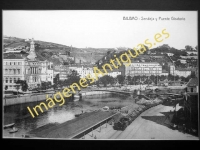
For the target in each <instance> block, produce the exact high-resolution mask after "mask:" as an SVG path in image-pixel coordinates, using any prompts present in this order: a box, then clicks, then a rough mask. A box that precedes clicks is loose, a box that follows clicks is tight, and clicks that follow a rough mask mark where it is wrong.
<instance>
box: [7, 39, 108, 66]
mask: <svg viewBox="0 0 200 150" xmlns="http://www.w3.org/2000/svg"><path fill="white" fill-rule="evenodd" d="M18 46H25V47H30V42H29V41H26V40H25V39H22V38H17V37H9V36H4V37H3V47H4V49H5V48H17V47H18ZM35 50H36V53H37V55H40V56H41V57H43V58H44V59H46V60H49V61H52V62H55V63H56V64H58V63H59V62H60V63H63V62H69V60H70V59H69V58H63V57H60V56H59V53H60V54H69V53H70V54H69V55H70V56H71V57H75V62H76V63H79V62H80V60H81V62H82V63H87V62H88V63H89V62H92V63H95V62H96V61H97V60H99V59H100V58H102V57H103V56H104V55H105V54H106V52H107V50H108V49H107V48H100V49H99V48H98V49H96V48H76V47H71V46H67V45H62V44H57V43H52V42H46V41H40V40H35ZM4 51H5V50H4ZM68 52H69V53H68Z"/></svg>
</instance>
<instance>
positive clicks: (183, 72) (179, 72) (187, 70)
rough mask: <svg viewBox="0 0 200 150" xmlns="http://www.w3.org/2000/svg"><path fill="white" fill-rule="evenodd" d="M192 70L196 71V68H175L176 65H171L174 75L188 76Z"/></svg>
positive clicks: (171, 72)
mask: <svg viewBox="0 0 200 150" xmlns="http://www.w3.org/2000/svg"><path fill="white" fill-rule="evenodd" d="M192 71H195V68H177V69H176V68H175V66H174V65H172V66H170V74H171V75H173V76H176V75H177V76H183V77H188V76H189V75H191V73H192Z"/></svg>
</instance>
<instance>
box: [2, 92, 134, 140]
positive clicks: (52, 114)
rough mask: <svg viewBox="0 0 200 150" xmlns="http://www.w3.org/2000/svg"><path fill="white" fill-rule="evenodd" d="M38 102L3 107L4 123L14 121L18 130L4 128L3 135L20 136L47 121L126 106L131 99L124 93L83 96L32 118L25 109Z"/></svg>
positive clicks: (67, 118)
mask: <svg viewBox="0 0 200 150" xmlns="http://www.w3.org/2000/svg"><path fill="white" fill-rule="evenodd" d="M39 103H40V102H33V103H26V104H19V105H13V106H6V107H4V124H9V123H13V122H14V123H15V124H16V127H17V128H19V131H18V132H17V133H15V134H9V133H8V131H9V129H4V137H13V136H14V137H21V135H22V134H24V133H26V132H28V131H30V130H33V129H35V128H38V127H40V126H43V125H46V124H48V123H55V122H57V123H63V122H65V121H68V120H71V119H74V118H75V114H79V113H81V112H82V111H83V112H87V111H93V110H97V109H99V108H102V107H104V106H109V107H113V106H125V105H126V106H127V105H129V104H133V99H132V98H131V97H127V96H124V95H116V94H104V95H93V96H87V97H85V98H83V99H82V100H81V101H76V102H66V103H65V104H64V105H62V106H59V105H55V106H54V107H53V108H49V110H47V111H44V112H43V113H40V114H39V115H38V116H37V117H35V118H32V117H31V115H30V114H29V112H28V110H27V106H29V107H30V108H33V107H35V106H36V105H37V104H39Z"/></svg>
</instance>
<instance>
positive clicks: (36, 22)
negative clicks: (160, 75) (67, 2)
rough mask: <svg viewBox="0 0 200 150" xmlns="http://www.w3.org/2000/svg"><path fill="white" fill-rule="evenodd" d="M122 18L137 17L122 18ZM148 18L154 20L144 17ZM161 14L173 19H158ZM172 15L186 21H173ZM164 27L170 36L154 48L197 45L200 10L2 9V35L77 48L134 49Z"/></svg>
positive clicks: (152, 39) (180, 47) (163, 16)
mask: <svg viewBox="0 0 200 150" xmlns="http://www.w3.org/2000/svg"><path fill="white" fill-rule="evenodd" d="M123 17H135V19H136V17H137V18H138V20H123ZM148 17H149V18H154V20H142V18H148ZM160 17H161V18H167V17H168V18H170V20H159V18H160ZM171 17H175V18H177V17H179V18H185V20H171ZM155 18H157V21H156V19H155ZM139 19H140V20H139ZM163 29H165V31H166V32H168V33H169V35H170V36H169V37H168V38H167V39H164V40H163V41H162V42H157V43H156V44H155V45H153V46H154V47H157V46H160V45H163V44H168V45H169V46H170V47H174V48H177V49H184V48H185V46H186V45H190V46H192V47H195V46H197V43H198V42H197V37H198V36H197V34H198V30H197V11H119V10H118V11H106V10H51V11H47V10H46V11H38V10H34V11H32V10H23V11H22V10H16V11H15V10H4V11H3V35H6V36H13V37H19V38H24V39H27V38H34V39H35V40H41V41H46V42H53V43H58V44H64V45H67V46H71V45H72V46H73V47H77V48H86V47H93V48H116V47H129V48H133V47H136V46H137V45H138V44H140V43H141V44H143V43H144V41H145V40H146V39H149V41H155V40H154V36H155V34H157V33H160V34H162V30H163Z"/></svg>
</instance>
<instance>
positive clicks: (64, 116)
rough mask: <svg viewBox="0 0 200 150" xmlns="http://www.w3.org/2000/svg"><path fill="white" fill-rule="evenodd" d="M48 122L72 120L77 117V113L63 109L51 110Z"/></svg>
mask: <svg viewBox="0 0 200 150" xmlns="http://www.w3.org/2000/svg"><path fill="white" fill-rule="evenodd" d="M47 118H48V122H49V123H55V122H57V123H63V122H65V121H68V120H72V119H74V118H75V115H74V113H73V112H70V111H67V112H63V111H61V112H60V111H57V112H54V111H50V112H49V113H48V116H47Z"/></svg>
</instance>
